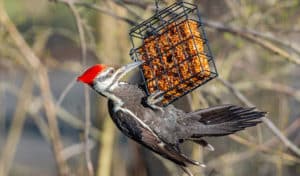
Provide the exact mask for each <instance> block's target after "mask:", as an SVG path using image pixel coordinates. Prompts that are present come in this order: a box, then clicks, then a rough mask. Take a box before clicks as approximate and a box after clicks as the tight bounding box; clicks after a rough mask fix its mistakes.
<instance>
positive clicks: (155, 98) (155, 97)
mask: <svg viewBox="0 0 300 176" xmlns="http://www.w3.org/2000/svg"><path fill="white" fill-rule="evenodd" d="M162 93H163V91H160V90H158V91H156V92H154V93H153V94H151V95H150V96H148V97H147V99H146V103H147V105H148V106H150V107H151V108H153V109H155V110H160V111H163V108H162V107H160V106H158V105H156V104H157V103H159V102H161V101H162V100H163V99H164V97H163V96H162Z"/></svg>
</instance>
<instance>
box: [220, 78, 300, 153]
mask: <svg viewBox="0 0 300 176" xmlns="http://www.w3.org/2000/svg"><path fill="white" fill-rule="evenodd" d="M217 80H218V81H219V82H220V83H222V84H223V85H224V86H225V87H226V88H228V90H229V91H230V92H231V93H232V94H233V95H234V96H236V97H237V98H238V99H239V100H240V101H241V102H242V103H243V104H245V105H246V106H249V107H255V105H254V104H253V103H251V102H250V101H249V100H248V99H247V98H246V97H245V96H244V95H243V94H242V93H241V92H240V91H239V90H237V89H236V88H235V87H234V86H233V85H232V84H231V83H229V82H228V81H226V80H224V79H222V78H217ZM269 118H270V117H269ZM269 118H266V117H263V118H262V121H263V122H264V123H265V124H266V126H267V127H268V128H269V129H270V130H271V131H272V132H273V134H274V135H275V136H277V137H278V138H279V139H280V140H281V142H282V143H283V144H284V145H285V146H286V147H287V148H289V149H290V150H291V151H292V152H294V153H295V154H296V155H297V156H298V157H300V149H299V148H298V147H297V146H296V145H295V144H293V143H292V142H291V141H290V140H289V139H288V138H287V137H286V136H284V134H283V133H282V132H281V131H280V130H279V129H278V128H277V127H276V126H275V125H274V123H273V122H272V121H271V120H270V119H269Z"/></svg>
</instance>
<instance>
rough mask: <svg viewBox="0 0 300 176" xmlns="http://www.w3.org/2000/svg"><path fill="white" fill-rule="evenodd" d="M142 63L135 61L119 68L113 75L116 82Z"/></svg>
mask: <svg viewBox="0 0 300 176" xmlns="http://www.w3.org/2000/svg"><path fill="white" fill-rule="evenodd" d="M143 63H144V61H135V62H133V63H130V64H127V65H124V66H122V67H121V68H119V69H118V70H117V71H116V72H115V73H114V75H113V77H114V79H115V80H116V81H119V80H120V79H122V78H123V77H124V76H125V75H126V74H127V73H128V72H130V71H132V70H133V69H135V68H137V67H139V66H140V65H142V64H143Z"/></svg>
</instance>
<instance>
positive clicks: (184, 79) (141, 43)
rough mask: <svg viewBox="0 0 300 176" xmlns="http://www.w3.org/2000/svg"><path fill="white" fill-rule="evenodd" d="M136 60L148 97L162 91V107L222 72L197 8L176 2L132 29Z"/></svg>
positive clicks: (131, 37)
mask: <svg viewBox="0 0 300 176" xmlns="http://www.w3.org/2000/svg"><path fill="white" fill-rule="evenodd" d="M129 35H130V39H131V42H132V45H133V48H132V49H131V51H130V55H131V58H132V59H133V60H134V61H138V60H142V61H144V63H143V64H142V66H141V67H140V70H141V73H142V75H143V85H142V86H143V87H144V88H145V90H146V93H147V95H148V96H149V95H151V94H153V93H155V92H158V91H159V92H161V95H160V96H163V99H162V101H161V102H159V105H161V106H167V105H168V104H170V103H172V102H173V101H175V100H176V99H178V98H180V97H181V96H183V95H186V94H187V93H189V92H191V91H192V90H194V89H196V88H197V87H199V86H201V85H203V84H205V83H207V82H208V81H210V80H212V79H213V78H215V77H217V75H218V73H217V70H216V66H215V63H214V60H213V57H212V54H211V50H210V48H209V45H208V40H207V38H206V34H205V31H204V26H203V23H202V22H201V18H200V12H199V10H198V8H197V6H196V5H194V4H191V3H187V2H183V1H180V2H176V3H174V4H172V5H171V6H169V7H167V8H164V9H162V10H159V11H157V12H156V13H155V14H154V15H153V16H152V17H150V18H149V19H147V20H145V21H143V22H142V23H140V24H138V25H136V26H134V27H133V28H132V29H131V30H130V33H129Z"/></svg>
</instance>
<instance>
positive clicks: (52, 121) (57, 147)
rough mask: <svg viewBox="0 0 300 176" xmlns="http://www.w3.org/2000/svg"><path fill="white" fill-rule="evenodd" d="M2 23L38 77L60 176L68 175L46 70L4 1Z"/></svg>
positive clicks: (0, 15)
mask: <svg viewBox="0 0 300 176" xmlns="http://www.w3.org/2000/svg"><path fill="white" fill-rule="evenodd" d="M0 22H1V24H2V25H3V26H4V27H5V29H6V30H7V31H8V34H9V36H10V37H11V38H12V40H13V42H14V43H15V45H16V47H17V48H18V49H19V50H20V52H21V54H22V55H23V56H24V58H25V60H26V61H27V62H28V66H29V68H27V70H28V71H30V73H31V74H32V75H34V76H35V75H36V76H37V78H38V81H39V83H40V88H41V93H42V97H43V98H44V108H45V111H46V116H47V119H48V123H49V129H50V138H51V143H52V147H53V151H54V155H55V159H56V162H57V163H56V164H57V167H58V170H59V173H60V175H68V174H69V167H68V165H67V163H66V162H65V160H63V157H62V156H61V153H60V151H61V148H62V142H61V139H60V134H59V129H58V124H57V119H56V114H55V106H54V103H53V101H52V99H51V90H50V87H49V79H48V74H47V70H46V68H45V67H44V66H43V65H42V64H41V63H40V60H39V58H38V57H37V56H36V55H35V53H34V52H33V51H32V49H31V48H30V47H29V45H28V44H27V43H26V41H25V40H24V38H23V37H22V35H21V34H20V33H19V31H18V30H17V28H16V26H15V25H14V23H13V22H12V21H11V20H10V19H9V17H8V15H7V13H6V10H5V8H4V3H3V0H0Z"/></svg>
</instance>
